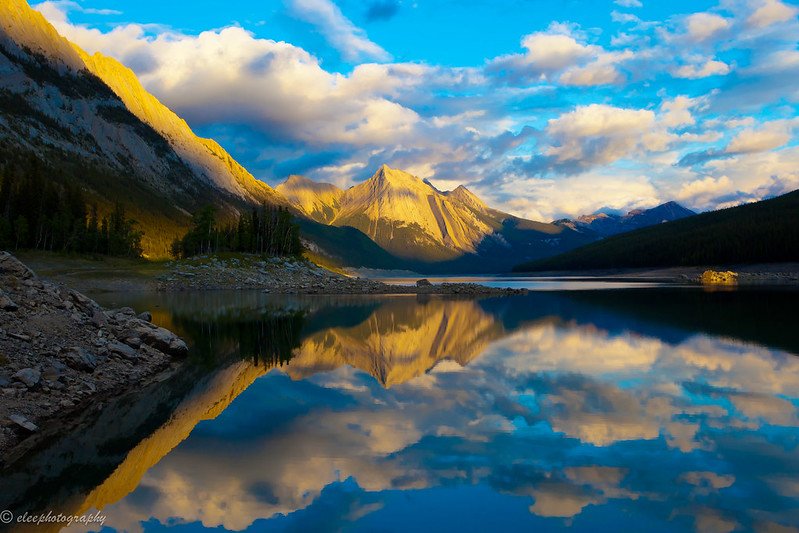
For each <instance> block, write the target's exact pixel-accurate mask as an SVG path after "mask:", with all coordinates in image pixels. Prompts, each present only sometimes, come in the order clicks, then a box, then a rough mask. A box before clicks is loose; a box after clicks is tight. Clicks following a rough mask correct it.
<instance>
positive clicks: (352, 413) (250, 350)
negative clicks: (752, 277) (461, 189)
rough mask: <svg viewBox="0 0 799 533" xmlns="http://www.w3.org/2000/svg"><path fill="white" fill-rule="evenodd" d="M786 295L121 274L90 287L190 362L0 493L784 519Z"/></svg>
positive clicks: (392, 522) (463, 520) (377, 511)
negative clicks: (251, 284) (162, 283)
mask: <svg viewBox="0 0 799 533" xmlns="http://www.w3.org/2000/svg"><path fill="white" fill-rule="evenodd" d="M795 296H796V293H790V292H764V291H756V292H754V291H753V292H749V291H738V292H729V293H705V292H702V291H691V290H676V289H643V290H630V291H625V290H622V291H612V292H604V291H584V292H580V291H576V292H569V293H531V294H530V295H528V296H522V297H511V298H486V299H479V300H460V299H444V298H427V299H424V298H422V299H419V298H416V297H363V298H360V297H280V298H278V297H270V296H267V295H263V294H260V293H247V292H244V293H235V294H232V293H210V294H182V295H155V296H153V295H150V296H144V297H141V296H139V297H137V296H134V295H131V296H130V298H128V299H126V300H125V301H118V302H109V303H116V304H118V305H121V304H130V305H134V306H135V307H137V308H141V309H144V308H148V309H153V310H154V311H155V312H154V316H155V317H156V320H157V321H158V322H159V323H161V324H162V325H166V326H168V327H171V328H173V329H174V330H176V331H178V332H179V333H181V334H183V335H185V336H187V337H188V338H190V340H191V341H192V358H193V362H194V363H193V367H192V369H191V370H187V372H193V373H194V374H193V377H192V379H191V381H190V383H189V384H188V385H186V384H184V385H182V386H181V387H182V388H181V387H178V386H176V385H175V384H174V383H172V382H165V383H164V384H163V387H169V388H170V390H171V392H170V393H169V394H171V395H172V396H170V397H173V396H174V398H173V399H172V400H170V402H166V401H164V405H166V406H167V407H165V408H164V409H162V411H163V412H164V414H163V416H162V418H163V420H162V421H161V422H159V423H158V424H157V425H155V426H153V421H152V416H153V415H152V413H147V416H144V415H145V412H146V409H141V411H142V413H140V414H139V416H140V418H141V424H140V426H142V427H144V426H147V424H146V423H145V422H146V421H147V420H149V426H148V427H152V429H150V430H148V431H145V434H143V435H142V436H138V437H131V436H130V435H128V433H130V432H131V428H133V427H136V424H137V419H136V410H135V408H133V407H130V406H131V405H135V403H136V401H139V402H148V401H152V400H151V399H148V398H141V397H140V398H138V399H137V398H134V399H131V400H130V401H129V402H128V403H127V404H126V407H125V408H126V409H127V411H126V413H127V412H128V411H130V413H128V414H127V415H126V416H127V417H128V418H127V425H126V426H125V427H121V428H119V429H118V430H117V433H116V434H115V433H114V432H113V431H111V430H109V431H108V432H106V433H104V432H103V431H101V430H99V429H97V428H90V429H89V431H88V432H87V431H85V428H84V434H87V435H89V437H74V436H73V437H70V438H65V439H62V440H60V441H58V442H55V443H53V445H52V447H51V448H50V449H46V450H43V451H42V452H41V453H40V454H39V456H38V457H33V458H31V459H30V460H29V461H30V462H29V463H27V466H26V465H20V466H19V467H18V471H17V472H15V473H10V474H9V475H8V476H4V477H3V479H2V481H0V489H2V491H0V494H3V496H2V498H3V501H2V502H0V504H2V505H0V506H3V508H5V507H10V508H13V509H18V508H19V507H20V506H23V505H29V506H31V505H34V504H31V503H23V502H26V501H28V502H29V500H30V499H29V498H28V496H29V495H30V494H32V493H36V492H37V491H39V490H40V488H41V487H43V486H47V487H51V488H52V487H54V486H56V487H57V488H58V490H52V491H51V492H50V493H49V494H52V495H51V496H48V497H47V498H49V500H48V499H47V498H44V499H42V498H40V499H39V500H38V501H37V502H36V503H35V505H36V506H38V507H39V508H47V509H49V508H58V509H63V510H68V511H70V512H77V513H83V512H87V511H90V510H92V509H97V508H101V509H103V511H104V513H106V514H107V515H108V517H109V518H108V522H107V523H106V525H107V526H111V527H114V528H119V529H128V530H140V529H144V530H157V529H160V528H162V527H164V526H165V525H168V524H171V525H174V524H175V523H188V524H193V525H194V526H198V527H199V526H204V527H209V528H213V527H219V526H221V527H223V528H226V529H230V530H242V529H247V528H251V529H253V530H261V529H264V528H274V529H278V530H283V529H289V530H292V529H303V530H308V529H310V530H316V529H339V528H347V529H356V530H374V529H384V530H394V531H399V530H407V529H411V528H414V529H436V530H441V529H443V530H456V529H457V530H461V531H462V530H467V531H474V530H485V529H489V528H490V529H521V528H525V529H528V528H545V529H558V528H564V527H571V528H573V529H581V530H591V531H595V530H598V529H599V530H602V529H606V530H607V529H615V528H617V527H618V526H619V525H621V524H628V525H630V526H632V527H635V528H636V529H644V528H646V529H648V530H654V531H662V530H684V529H696V530H700V531H731V530H734V529H758V530H763V531H770V530H776V528H778V527H779V526H796V525H797V524H799V454H798V453H797V444H799V429H797V426H799V417H798V416H797V413H798V411H797V404H798V400H797V398H798V397H799V358H797V357H796V355H792V354H796V353H797V352H799V347H797V344H798V341H799V335H797V334H796V333H795V332H794V331H793V330H792V326H791V324H796V323H799V312H798V311H797V310H796V309H795V305H794V302H795ZM137 298H143V299H140V300H137ZM176 391H177V392H176ZM147 394H148V396H150V397H153V396H154V395H155V393H154V392H152V391H149V392H148V393H147ZM162 394H164V395H167V396H169V394H167V393H162ZM146 405H149V404H146ZM141 433H142V430H141V429H139V430H138V433H137V434H139V435H141ZM81 439H82V440H81ZM87 439H88V440H87ZM105 441H109V442H111V441H113V443H115V445H114V446H111V445H110V444H109V442H105ZM121 443H129V444H121ZM78 445H79V446H80V447H81V448H91V449H93V450H94V451H95V453H94V454H85V453H84V454H83V455H81V454H78V453H74V448H75V447H76V446H78ZM121 447H124V450H125V451H124V453H120V448H121ZM81 468H82V469H85V471H86V472H89V473H88V474H86V475H84V476H83V478H82V480H81V482H80V483H78V482H77V481H70V477H69V476H68V475H65V474H64V472H71V471H75V470H76V469H81ZM34 471H35V472H37V473H38V474H37V475H36V476H33V475H31V474H30V472H34ZM41 472H47V474H41ZM48 475H49V476H50V477H49V478H48V477H47V476H48ZM26 498H27V500H26Z"/></svg>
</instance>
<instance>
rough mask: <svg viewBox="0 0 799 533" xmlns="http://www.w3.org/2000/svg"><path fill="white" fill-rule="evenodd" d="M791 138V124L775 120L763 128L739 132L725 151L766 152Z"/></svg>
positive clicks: (736, 152)
mask: <svg viewBox="0 0 799 533" xmlns="http://www.w3.org/2000/svg"><path fill="white" fill-rule="evenodd" d="M790 140H791V128H790V125H789V124H788V123H787V122H785V121H773V122H770V123H768V124H765V125H764V126H762V127H761V128H758V129H746V130H743V131H742V132H740V133H738V134H737V135H736V136H735V137H734V138H733V139H732V141H730V144H728V145H727V148H726V150H725V151H726V152H727V153H731V154H740V153H752V152H766V151H769V150H773V149H774V148H779V147H780V146H784V145H785V144H787V143H788V141H790Z"/></svg>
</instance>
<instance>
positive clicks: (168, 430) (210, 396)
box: [74, 361, 269, 514]
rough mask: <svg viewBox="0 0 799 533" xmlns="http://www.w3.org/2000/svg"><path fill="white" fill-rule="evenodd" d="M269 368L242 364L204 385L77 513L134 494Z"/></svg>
mask: <svg viewBox="0 0 799 533" xmlns="http://www.w3.org/2000/svg"><path fill="white" fill-rule="evenodd" d="M268 370H269V367H265V366H261V365H254V364H252V362H250V361H240V362H237V363H234V364H232V365H230V366H228V367H227V368H225V369H223V370H220V371H219V372H217V373H215V374H214V375H213V376H212V377H211V378H210V380H209V381H207V382H204V383H200V385H199V386H198V387H197V388H196V389H195V392H194V393H193V394H191V395H190V396H189V397H187V398H186V399H185V400H183V402H181V404H180V406H178V408H177V409H176V410H175V412H174V413H173V414H172V417H171V418H170V419H169V421H167V422H166V424H164V425H163V426H161V427H160V428H158V429H157V430H156V431H155V432H154V433H153V434H152V435H150V436H149V437H147V438H145V439H144V440H142V441H141V442H140V443H139V444H138V446H136V447H135V448H133V449H132V450H131V451H130V452H129V453H128V455H127V457H126V458H125V460H124V462H123V463H122V464H120V465H119V466H118V467H117V469H116V470H115V471H114V473H113V474H111V476H109V477H108V479H106V480H105V482H103V483H102V484H101V485H99V486H98V487H97V488H95V489H94V490H93V491H92V492H91V493H90V494H89V495H88V496H87V497H86V499H85V500H84V501H83V502H82V503H81V504H80V506H79V507H78V509H77V510H76V512H75V513H74V514H83V513H86V512H88V511H89V510H91V509H103V508H104V507H105V506H107V505H110V504H113V503H115V502H117V501H119V500H121V499H122V498H124V497H125V496H127V495H128V494H130V493H131V492H132V491H133V490H134V489H135V488H136V487H137V486H138V485H139V483H140V482H141V478H142V476H144V474H145V473H146V472H147V471H148V470H150V468H152V467H153V466H155V465H156V464H158V462H159V461H160V460H161V459H162V458H163V457H164V456H165V455H167V454H168V453H169V452H170V451H172V449H173V448H175V447H176V446H177V445H178V444H180V443H181V442H183V440H185V439H186V437H188V436H189V434H190V433H191V431H192V430H193V429H194V427H195V426H196V425H197V424H199V423H200V422H201V421H203V420H213V419H214V418H216V417H217V416H219V414H220V413H221V412H222V411H224V410H225V409H226V408H227V407H228V405H230V403H231V402H232V401H233V400H235V399H236V397H237V396H238V395H239V394H241V393H242V392H244V391H245V390H247V388H248V387H249V386H250V385H252V383H253V382H254V381H255V380H256V379H257V378H259V377H260V376H262V375H264V373H266V372H267V371H268Z"/></svg>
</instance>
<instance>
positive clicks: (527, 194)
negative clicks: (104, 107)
mask: <svg viewBox="0 0 799 533" xmlns="http://www.w3.org/2000/svg"><path fill="white" fill-rule="evenodd" d="M38 9H39V10H40V11H42V12H43V13H44V14H45V16H47V17H48V19H49V20H50V21H51V22H53V23H54V24H55V25H56V27H57V28H58V29H59V30H60V31H61V32H62V33H63V34H65V35H66V36H67V37H68V38H70V39H71V40H73V41H75V42H77V43H78V44H79V45H80V46H82V47H83V48H85V49H87V50H88V51H89V52H94V51H100V52H103V53H105V54H108V55H111V56H114V57H116V58H117V59H119V60H121V61H122V62H123V63H125V64H126V65H128V66H130V67H131V68H132V69H133V70H134V71H135V72H136V73H137V74H138V75H139V77H140V79H141V80H142V83H143V84H144V85H145V87H146V88H147V89H148V90H150V91H151V92H152V93H153V94H155V95H156V96H157V97H159V98H160V99H161V100H162V101H163V102H164V103H166V104H167V105H169V106H170V107H171V108H172V109H174V110H175V111H176V112H177V113H178V114H180V115H181V116H183V117H184V118H186V119H187V120H188V122H189V124H191V125H192V127H193V128H194V129H195V131H197V132H198V133H199V134H201V135H205V136H211V137H214V138H216V139H217V140H218V141H220V143H222V144H223V146H225V147H226V148H227V149H228V150H229V151H230V152H231V153H232V154H233V155H234V156H235V157H236V158H237V159H239V160H240V161H241V162H242V163H243V164H244V165H245V166H246V167H247V168H248V169H250V170H251V172H253V174H254V175H255V176H256V177H258V178H261V179H264V180H265V181H267V182H269V183H271V184H276V183H278V182H279V181H282V180H283V179H285V177H286V176H287V175H288V174H291V173H301V174H305V175H307V176H309V177H312V178H314V179H318V180H323V181H330V182H333V183H336V184H337V185H340V186H349V185H352V184H353V183H356V182H358V181H360V180H363V179H365V178H367V177H368V176H369V175H371V174H372V173H373V172H374V171H375V170H376V169H377V168H378V167H379V165H380V164H382V163H388V164H389V165H391V166H393V167H398V168H403V169H406V170H408V171H410V172H412V173H414V174H416V175H419V176H420V177H424V178H429V179H430V180H431V181H432V182H433V183H434V184H436V185H437V186H438V187H440V188H442V189H449V188H452V187H454V186H456V185H458V184H461V183H463V184H466V185H467V186H468V187H470V188H471V189H473V190H474V191H475V192H477V193H478V194H480V195H481V196H483V197H484V198H485V199H486V200H487V201H488V202H489V203H491V204H493V205H495V206H497V207H500V208H502V209H504V210H507V211H510V212H513V213H515V214H519V215H523V216H527V217H529V218H535V219H544V220H546V219H552V218H557V217H561V216H575V215H578V214H581V213H588V212H593V211H596V210H598V209H601V208H610V209H618V210H626V209H630V208H635V207H647V206H652V205H655V204H657V203H659V202H662V201H667V200H672V199H674V200H678V201H680V202H682V203H684V204H685V205H687V206H689V207H692V208H695V209H712V208H717V207H723V206H728V205H735V204H738V203H741V202H746V201H752V200H757V199H761V198H764V197H768V196H772V195H775V194H780V193H783V192H787V191H789V190H793V189H796V188H799V170H797V169H799V148H798V147H797V146H796V141H795V130H796V128H797V127H798V126H799V120H797V113H796V111H797V100H799V50H797V45H798V43H799V19H798V18H797V14H798V13H799V9H798V8H797V6H796V5H795V4H794V3H791V2H789V1H783V0H713V1H692V2H688V1H681V0H678V1H671V2H663V1H659V0H658V1H655V0H564V1H560V2H551V1H545V0H496V1H494V2H481V1H477V0H467V1H458V2H456V1H449V0H446V1H445V0H439V1H425V0H416V1H413V0H374V1H371V2H362V1H355V0H338V1H334V0H275V1H269V0H267V1H258V2H254V1H237V2H219V1H210V0H199V1H196V2H181V1H173V2H163V1H159V2H156V1H154V0H140V1H136V2H133V1H128V0H90V1H89V0H85V1H81V2H75V1H49V2H44V3H42V4H38Z"/></svg>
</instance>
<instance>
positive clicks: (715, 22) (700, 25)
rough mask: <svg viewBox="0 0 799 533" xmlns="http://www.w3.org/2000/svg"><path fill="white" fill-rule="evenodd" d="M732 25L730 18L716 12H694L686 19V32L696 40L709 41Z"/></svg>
mask: <svg viewBox="0 0 799 533" xmlns="http://www.w3.org/2000/svg"><path fill="white" fill-rule="evenodd" d="M730 26H731V23H730V21H729V20H727V19H725V18H724V17H722V16H719V15H716V14H715V13H694V14H693V15H689V16H688V17H686V19H685V30H686V34H687V36H688V37H689V38H690V39H691V40H693V41H696V42H702V41H707V40H708V39H710V38H712V37H715V36H716V35H718V34H719V33H721V32H723V31H725V30H727V29H729V28H730Z"/></svg>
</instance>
